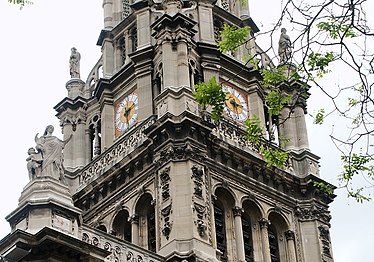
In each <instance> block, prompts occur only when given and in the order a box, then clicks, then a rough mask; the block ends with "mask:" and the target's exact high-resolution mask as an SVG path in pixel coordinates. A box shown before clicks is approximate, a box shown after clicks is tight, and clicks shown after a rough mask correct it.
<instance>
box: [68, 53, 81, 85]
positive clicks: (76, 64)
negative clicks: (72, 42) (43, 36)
mask: <svg viewBox="0 0 374 262" xmlns="http://www.w3.org/2000/svg"><path fill="white" fill-rule="evenodd" d="M80 61H81V54H80V53H79V52H78V51H77V49H76V48H75V47H73V48H72V49H71V55H70V60H69V64H70V76H71V78H79V79H80V78H81V76H80Z"/></svg>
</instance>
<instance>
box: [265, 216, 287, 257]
mask: <svg viewBox="0 0 374 262" xmlns="http://www.w3.org/2000/svg"><path fill="white" fill-rule="evenodd" d="M269 221H270V224H269V225H268V237H269V247H270V257H271V261H272V262H279V261H281V262H285V261H287V260H288V258H287V253H288V249H287V244H286V241H282V239H283V237H282V236H284V234H285V232H286V231H287V229H288V228H289V226H288V224H287V222H286V220H285V219H284V217H283V216H282V215H281V214H280V213H277V212H271V213H270V214H269Z"/></svg>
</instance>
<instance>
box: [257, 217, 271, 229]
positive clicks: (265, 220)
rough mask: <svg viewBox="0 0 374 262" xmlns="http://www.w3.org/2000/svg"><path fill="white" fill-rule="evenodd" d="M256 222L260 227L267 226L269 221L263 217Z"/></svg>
mask: <svg viewBox="0 0 374 262" xmlns="http://www.w3.org/2000/svg"><path fill="white" fill-rule="evenodd" d="M258 222H259V224H260V227H261V228H268V226H269V225H270V221H269V220H268V219H266V218H264V217H263V218H261V219H260V220H259V221H258Z"/></svg>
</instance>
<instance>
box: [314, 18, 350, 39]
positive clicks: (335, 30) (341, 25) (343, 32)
mask: <svg viewBox="0 0 374 262" xmlns="http://www.w3.org/2000/svg"><path fill="white" fill-rule="evenodd" d="M317 28H318V29H320V30H322V31H325V32H327V33H328V34H329V36H330V37H331V38H332V39H338V38H339V37H346V38H352V37H356V36H357V34H356V33H355V32H354V30H353V27H352V24H350V23H349V21H340V20H339V19H337V18H331V19H329V20H328V21H323V22H319V23H318V24H317Z"/></svg>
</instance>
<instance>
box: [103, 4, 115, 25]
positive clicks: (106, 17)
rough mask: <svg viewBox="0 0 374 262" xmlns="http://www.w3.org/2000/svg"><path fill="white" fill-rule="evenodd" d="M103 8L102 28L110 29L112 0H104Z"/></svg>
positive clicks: (111, 23)
mask: <svg viewBox="0 0 374 262" xmlns="http://www.w3.org/2000/svg"><path fill="white" fill-rule="evenodd" d="M103 9H104V28H105V29H112V28H113V0H104V1H103Z"/></svg>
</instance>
